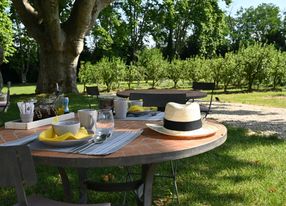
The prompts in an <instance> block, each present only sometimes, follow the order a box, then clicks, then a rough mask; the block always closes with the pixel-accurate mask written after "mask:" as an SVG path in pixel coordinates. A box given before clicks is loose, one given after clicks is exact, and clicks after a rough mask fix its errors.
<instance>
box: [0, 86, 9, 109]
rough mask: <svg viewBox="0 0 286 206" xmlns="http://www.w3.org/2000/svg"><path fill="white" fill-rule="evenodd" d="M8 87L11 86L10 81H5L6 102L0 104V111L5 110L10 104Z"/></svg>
mask: <svg viewBox="0 0 286 206" xmlns="http://www.w3.org/2000/svg"><path fill="white" fill-rule="evenodd" d="M10 87H11V82H7V94H6V104H5V105H1V108H0V111H3V112H7V110H8V107H9V105H10Z"/></svg>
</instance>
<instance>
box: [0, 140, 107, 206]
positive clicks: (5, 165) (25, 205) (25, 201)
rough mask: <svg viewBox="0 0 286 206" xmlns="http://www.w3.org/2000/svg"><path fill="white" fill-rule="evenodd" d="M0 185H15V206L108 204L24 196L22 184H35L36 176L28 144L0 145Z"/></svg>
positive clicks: (101, 205)
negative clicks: (75, 202)
mask: <svg viewBox="0 0 286 206" xmlns="http://www.w3.org/2000/svg"><path fill="white" fill-rule="evenodd" d="M0 164H1V167H0V187H15V189H16V194H17V200H18V203H17V204H16V205H17V206H84V205H85V206H110V203H103V204H72V203H64V202H59V201H54V200H51V199H47V198H44V197H41V196H39V195H32V196H30V197H27V196H26V193H25V188H24V185H27V186H31V185H34V184H36V182H37V176H36V171H35V167H34V162H33V159H32V156H31V152H30V149H29V147H28V146H26V145H19V146H0Z"/></svg>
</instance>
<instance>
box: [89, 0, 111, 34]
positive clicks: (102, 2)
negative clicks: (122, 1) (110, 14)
mask: <svg viewBox="0 0 286 206" xmlns="http://www.w3.org/2000/svg"><path fill="white" fill-rule="evenodd" d="M111 2H113V0H97V1H96V5H95V6H94V8H93V10H92V18H91V21H90V24H89V28H88V29H89V30H90V29H92V27H93V26H94V25H95V22H96V19H97V17H98V15H99V13H100V12H101V11H102V10H103V9H104V8H105V7H106V6H107V5H109V4H111Z"/></svg>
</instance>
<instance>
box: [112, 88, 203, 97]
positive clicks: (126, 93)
mask: <svg viewBox="0 0 286 206" xmlns="http://www.w3.org/2000/svg"><path fill="white" fill-rule="evenodd" d="M131 92H132V93H145V94H182V93H183V94H186V97H187V99H199V98H203V97H206V96H207V93H206V92H201V91H194V90H183V89H136V90H123V91H118V92H117V93H116V95H117V96H119V97H124V98H128V97H129V96H130V93H131Z"/></svg>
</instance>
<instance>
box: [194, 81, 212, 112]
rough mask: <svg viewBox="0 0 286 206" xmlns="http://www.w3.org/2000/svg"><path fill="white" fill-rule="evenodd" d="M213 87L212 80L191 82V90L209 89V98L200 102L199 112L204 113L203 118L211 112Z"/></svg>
mask: <svg viewBox="0 0 286 206" xmlns="http://www.w3.org/2000/svg"><path fill="white" fill-rule="evenodd" d="M214 89H215V83H213V82H193V90H209V91H211V93H210V100H209V101H207V102H206V104H204V102H202V101H201V102H200V109H201V112H202V113H204V114H205V116H204V118H206V117H207V115H208V114H209V113H210V112H211V106H212V102H213V93H214Z"/></svg>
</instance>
